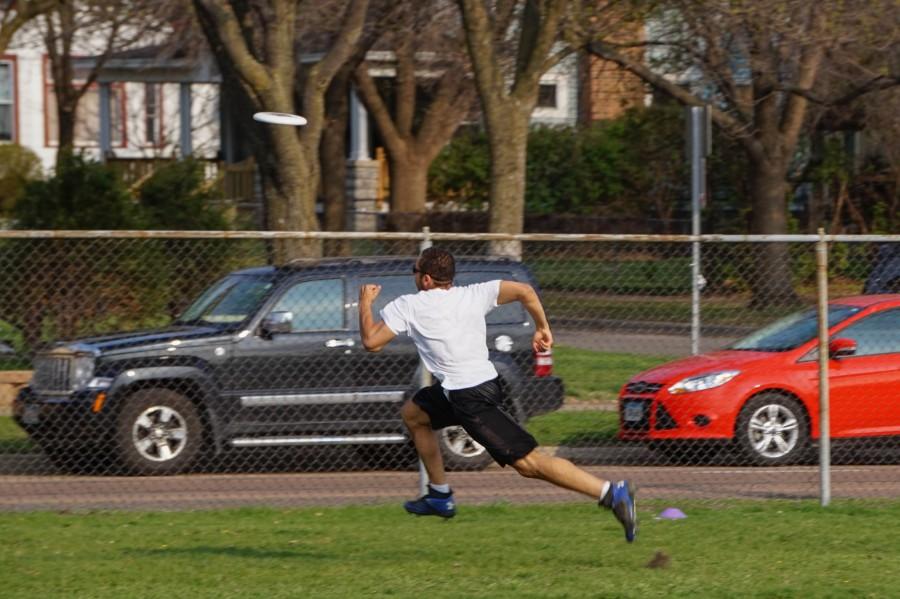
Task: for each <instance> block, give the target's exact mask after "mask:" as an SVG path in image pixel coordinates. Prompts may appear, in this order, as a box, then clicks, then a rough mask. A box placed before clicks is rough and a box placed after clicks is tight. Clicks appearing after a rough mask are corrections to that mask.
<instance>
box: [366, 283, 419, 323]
mask: <svg viewBox="0 0 900 599" xmlns="http://www.w3.org/2000/svg"><path fill="white" fill-rule="evenodd" d="M371 280H373V281H375V282H377V283H378V284H379V285H381V293H379V294H378V297H376V298H375V302H374V303H373V304H372V313H373V314H375V316H376V318H377V317H378V314H380V313H381V309H382V308H384V307H385V306H386V305H388V304H389V303H390V302H392V301H393V300H395V299H397V298H398V297H400V296H401V295H407V294H409V293H416V292H417V291H418V289H416V280H415V277H414V276H413V275H412V273H410V274H408V275H389V276H377V277H371Z"/></svg>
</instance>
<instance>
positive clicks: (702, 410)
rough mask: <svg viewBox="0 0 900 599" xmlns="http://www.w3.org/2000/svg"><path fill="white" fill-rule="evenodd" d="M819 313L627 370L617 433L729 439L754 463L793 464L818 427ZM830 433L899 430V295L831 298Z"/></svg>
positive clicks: (638, 437) (680, 442)
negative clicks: (704, 351) (727, 344)
mask: <svg viewBox="0 0 900 599" xmlns="http://www.w3.org/2000/svg"><path fill="white" fill-rule="evenodd" d="M817 327H818V324H817V312H816V310H815V309H811V310H804V311H801V312H797V313H796V314H793V315H791V316H788V317H786V318H783V319H781V320H779V321H777V322H775V323H773V324H771V325H769V326H767V327H764V328H762V329H760V330H758V331H756V332H755V333H753V334H751V335H749V336H748V337H746V338H744V339H742V340H740V341H738V342H737V343H735V344H733V345H732V346H731V347H730V348H728V349H725V350H722V351H717V352H713V353H708V354H703V355H698V356H692V357H689V358H684V359H681V360H676V361H674V362H669V363H667V364H663V365H661V366H657V367H655V368H651V369H650V370H647V371H645V372H641V373H639V374H637V375H635V376H633V377H631V379H630V380H629V381H628V382H627V383H626V384H625V385H624V386H623V387H622V390H621V392H620V395H619V414H620V428H619V438H621V439H625V440H635V441H645V442H648V443H652V444H653V446H654V447H655V448H657V449H659V450H661V451H664V452H674V451H680V450H683V448H684V445H685V443H687V444H689V445H690V444H696V443H699V442H705V441H727V442H729V443H733V444H735V445H736V446H737V447H738V448H739V449H740V450H741V451H742V452H743V454H744V455H745V456H746V457H747V458H749V459H750V460H751V461H752V462H754V463H756V464H762V465H780V464H787V463H791V462H794V461H796V460H798V459H800V457H801V456H802V455H803V454H804V452H805V450H806V449H807V448H808V447H809V445H810V443H811V441H812V440H814V439H817V438H818V437H819V434H820V427H819V382H818V378H819V372H818V368H819V365H818V338H817ZM828 328H829V338H830V341H829V359H830V360H829V387H830V430H831V436H832V437H834V438H872V437H887V436H896V435H900V295H865V296H857V297H848V298H844V299H837V300H834V301H832V302H830V303H829V306H828Z"/></svg>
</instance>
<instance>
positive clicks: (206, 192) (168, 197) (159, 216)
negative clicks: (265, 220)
mask: <svg viewBox="0 0 900 599" xmlns="http://www.w3.org/2000/svg"><path fill="white" fill-rule="evenodd" d="M219 199H221V197H220V194H219V192H218V190H217V189H215V188H214V187H210V186H207V185H206V184H205V181H204V178H203V164H202V163H201V162H199V161H197V160H195V159H193V158H188V159H186V160H180V161H178V162H172V163H169V164H167V165H165V166H163V167H161V168H159V169H157V170H156V172H154V173H153V175H151V176H150V178H149V179H147V181H146V182H144V184H143V185H141V187H140V189H139V190H138V200H139V203H140V207H141V212H142V220H143V221H144V228H146V229H182V230H199V231H203V230H207V231H208V230H221V229H227V228H228V221H227V219H226V218H225V216H224V213H223V212H222V211H221V210H218V209H216V208H215V202H216V201H217V200H219Z"/></svg>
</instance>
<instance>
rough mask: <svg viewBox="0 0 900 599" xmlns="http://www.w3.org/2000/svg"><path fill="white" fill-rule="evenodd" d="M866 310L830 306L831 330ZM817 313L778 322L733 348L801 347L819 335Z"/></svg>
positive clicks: (759, 349) (771, 348)
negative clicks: (817, 333)
mask: <svg viewBox="0 0 900 599" xmlns="http://www.w3.org/2000/svg"><path fill="white" fill-rule="evenodd" d="M860 310H862V308H859V307H857V306H844V305H840V304H832V305H830V306H828V328H829V329H830V328H831V327H833V326H834V325H836V324H839V323H841V322H843V321H845V320H847V319H848V318H850V317H851V316H853V315H854V314H856V313H857V312H859V311H860ZM818 327H819V324H818V316H817V311H816V310H815V309H813V310H804V311H802V312H797V313H794V314H791V315H790V316H786V317H784V318H782V319H781V320H777V321H775V322H773V323H772V324H770V325H769V326H766V327H763V328H761V329H760V330H758V331H756V332H754V333H751V334H750V335H748V336H747V337H744V338H743V339H741V340H740V341H738V342H737V343H735V344H734V345H732V346H731V347H730V348H729V349H741V350H746V351H770V352H777V351H789V350H792V349H794V348H796V347H800V346H801V345H803V344H804V343H806V342H807V341H809V340H811V339H812V338H813V337H815V336H816V331H817V330H818Z"/></svg>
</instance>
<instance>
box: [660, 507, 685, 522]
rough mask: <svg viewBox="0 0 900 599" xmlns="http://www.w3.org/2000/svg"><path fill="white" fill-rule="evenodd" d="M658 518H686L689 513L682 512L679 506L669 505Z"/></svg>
mask: <svg viewBox="0 0 900 599" xmlns="http://www.w3.org/2000/svg"><path fill="white" fill-rule="evenodd" d="M657 518H658V519H659V520H682V519H684V518H687V514H685V513H684V512H682V511H681V510H680V509H678V508H677V507H667V508H666V509H664V510H663V511H662V512H660V514H659V516H657Z"/></svg>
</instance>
